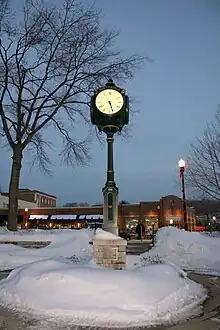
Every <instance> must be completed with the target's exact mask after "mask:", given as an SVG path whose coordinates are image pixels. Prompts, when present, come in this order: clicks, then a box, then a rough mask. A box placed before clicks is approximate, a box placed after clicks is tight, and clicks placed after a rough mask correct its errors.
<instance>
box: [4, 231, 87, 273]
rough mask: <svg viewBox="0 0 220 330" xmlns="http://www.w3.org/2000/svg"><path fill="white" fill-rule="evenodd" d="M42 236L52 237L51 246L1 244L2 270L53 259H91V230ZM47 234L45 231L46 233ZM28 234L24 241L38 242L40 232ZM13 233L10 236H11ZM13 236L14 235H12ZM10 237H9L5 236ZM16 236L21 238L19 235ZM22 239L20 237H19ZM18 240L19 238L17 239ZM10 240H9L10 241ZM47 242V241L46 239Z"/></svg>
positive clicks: (56, 232) (55, 232) (53, 232)
mask: <svg viewBox="0 0 220 330" xmlns="http://www.w3.org/2000/svg"><path fill="white" fill-rule="evenodd" d="M41 232H42V231H40V235H42V236H44V238H45V237H48V235H50V236H51V238H52V239H51V244H50V245H48V246H47V247H44V248H41V249H27V248H22V247H19V246H15V245H12V244H0V270H5V269H13V268H15V267H18V266H21V265H24V264H26V263H29V262H34V261H39V260H44V259H48V258H53V257H67V258H68V257H73V256H74V257H76V258H78V260H79V261H83V260H88V259H91V255H92V247H91V245H89V242H90V241H91V236H92V233H91V231H89V230H84V229H81V230H66V231H65V230H57V231H51V233H47V232H46V234H43V233H41ZM44 232H45V231H44ZM34 233H35V231H33V230H32V231H31V232H28V233H27V232H26V233H25V234H24V236H22V238H23V237H25V239H24V240H30V236H31V237H32V239H31V240H34V241H37V240H38V234H39V233H38V231H37V232H36V235H35V234H34ZM10 235H11V233H10V234H9V236H10ZM12 235H13V234H12ZM5 236H8V235H5ZM15 236H17V237H18V236H20V233H18V234H17V235H15ZM19 238H20V237H19ZM27 238H29V239H27ZM36 238H37V239H36ZM17 239H18V238H17ZM8 240H9V239H8ZM46 240H47V239H46Z"/></svg>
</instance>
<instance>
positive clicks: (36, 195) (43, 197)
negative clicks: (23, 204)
mask: <svg viewBox="0 0 220 330" xmlns="http://www.w3.org/2000/svg"><path fill="white" fill-rule="evenodd" d="M2 195H4V196H8V195H9V194H8V193H2ZM18 198H19V199H21V200H24V201H27V202H31V203H35V204H36V205H37V207H38V208H41V207H48V208H51V207H56V203H57V198H56V196H53V195H50V194H47V193H44V192H42V191H39V190H31V189H26V188H24V189H19V190H18Z"/></svg>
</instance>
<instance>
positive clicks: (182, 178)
mask: <svg viewBox="0 0 220 330" xmlns="http://www.w3.org/2000/svg"><path fill="white" fill-rule="evenodd" d="M178 165H179V169H180V179H181V186H182V210H183V227H184V229H185V230H188V223H187V213H186V193H185V178H184V172H185V166H186V162H185V160H184V159H182V158H181V159H180V160H179V162H178Z"/></svg>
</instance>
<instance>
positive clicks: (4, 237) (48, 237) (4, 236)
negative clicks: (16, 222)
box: [0, 227, 73, 242]
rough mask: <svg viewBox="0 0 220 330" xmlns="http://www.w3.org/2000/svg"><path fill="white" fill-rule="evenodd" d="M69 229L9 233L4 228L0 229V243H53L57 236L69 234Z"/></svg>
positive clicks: (29, 230) (27, 230)
mask: <svg viewBox="0 0 220 330" xmlns="http://www.w3.org/2000/svg"><path fill="white" fill-rule="evenodd" d="M72 231H73V230H71V229H51V230H43V229H25V230H18V231H15V232H12V231H9V230H8V229H7V228H6V227H0V241H1V242H4V241H5V242H6V241H11V242H15V241H34V242H45V241H53V240H56V239H57V236H58V235H61V234H63V233H65V235H66V234H67V233H71V232H72Z"/></svg>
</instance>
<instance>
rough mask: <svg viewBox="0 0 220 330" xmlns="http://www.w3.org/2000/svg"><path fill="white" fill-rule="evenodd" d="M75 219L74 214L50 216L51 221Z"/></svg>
mask: <svg viewBox="0 0 220 330" xmlns="http://www.w3.org/2000/svg"><path fill="white" fill-rule="evenodd" d="M76 217H77V215H76V214H53V215H52V216H51V218H50V219H51V220H53V219H54V220H55V219H56V220H58V219H59V220H61V219H63V220H76Z"/></svg>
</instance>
